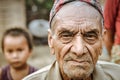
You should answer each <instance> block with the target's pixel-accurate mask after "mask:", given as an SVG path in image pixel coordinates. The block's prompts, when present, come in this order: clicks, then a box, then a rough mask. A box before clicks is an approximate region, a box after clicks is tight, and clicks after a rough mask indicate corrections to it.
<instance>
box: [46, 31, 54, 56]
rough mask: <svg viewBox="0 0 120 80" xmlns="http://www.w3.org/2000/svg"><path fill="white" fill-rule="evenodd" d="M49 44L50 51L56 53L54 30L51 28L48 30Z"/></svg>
mask: <svg viewBox="0 0 120 80" xmlns="http://www.w3.org/2000/svg"><path fill="white" fill-rule="evenodd" d="M48 45H49V47H50V52H51V54H53V55H54V54H55V52H54V43H53V36H52V32H51V30H50V29H49V30H48Z"/></svg>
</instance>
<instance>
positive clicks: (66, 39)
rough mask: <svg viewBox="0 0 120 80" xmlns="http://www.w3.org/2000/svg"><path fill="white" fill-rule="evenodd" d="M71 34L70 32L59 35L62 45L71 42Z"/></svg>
mask: <svg viewBox="0 0 120 80" xmlns="http://www.w3.org/2000/svg"><path fill="white" fill-rule="evenodd" d="M73 36H74V35H73V33H72V32H63V33H61V34H60V35H59V39H60V40H61V41H62V42H63V43H68V42H70V41H71V40H72V38H73Z"/></svg>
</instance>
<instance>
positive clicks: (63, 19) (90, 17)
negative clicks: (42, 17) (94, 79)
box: [48, 1, 102, 80]
mask: <svg viewBox="0 0 120 80" xmlns="http://www.w3.org/2000/svg"><path fill="white" fill-rule="evenodd" d="M71 4H72V5H71ZM73 4H74V5H73ZM48 42H49V46H50V48H51V52H52V53H53V54H55V55H56V59H57V61H58V63H59V66H60V71H61V75H62V77H63V79H64V80H91V74H92V72H93V69H94V66H95V64H96V62H97V60H98V56H99V55H100V54H101V49H102V16H101V15H100V13H99V12H98V11H97V10H96V9H95V8H93V7H92V6H90V5H88V4H86V3H83V2H79V1H75V2H71V3H68V4H66V5H64V6H63V7H62V8H61V9H60V11H59V12H58V13H57V14H56V16H55V17H54V19H53V21H52V28H51V30H50V31H49V35H48Z"/></svg>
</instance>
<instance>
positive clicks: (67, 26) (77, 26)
mask: <svg viewBox="0 0 120 80" xmlns="http://www.w3.org/2000/svg"><path fill="white" fill-rule="evenodd" d="M97 23H98V21H97V20H95V19H88V18H79V19H78V20H77V19H75V20H70V19H69V20H67V21H66V20H62V22H61V23H60V25H58V26H57V29H58V30H59V31H62V30H69V31H76V32H78V31H79V32H82V33H83V32H87V31H90V30H97V29H99V27H100V26H98V25H97Z"/></svg>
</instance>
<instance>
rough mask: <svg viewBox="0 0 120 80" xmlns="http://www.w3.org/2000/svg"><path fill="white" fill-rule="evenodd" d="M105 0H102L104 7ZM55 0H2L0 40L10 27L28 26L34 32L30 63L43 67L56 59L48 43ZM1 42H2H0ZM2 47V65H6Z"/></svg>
mask: <svg viewBox="0 0 120 80" xmlns="http://www.w3.org/2000/svg"><path fill="white" fill-rule="evenodd" d="M104 2H105V0H100V3H101V5H102V8H104ZM52 5H53V0H0V41H1V37H2V34H3V32H4V31H5V30H6V29H7V28H10V27H13V26H20V27H26V28H27V29H28V30H29V32H30V33H31V34H32V37H33V43H34V50H33V53H32V56H31V57H30V58H29V60H28V63H29V64H31V65H33V66H35V67H37V68H41V67H43V66H46V65H48V64H50V63H52V62H53V61H54V59H55V58H54V56H53V55H51V54H50V51H49V47H48V43H47V29H48V28H49V22H48V20H49V12H50V10H51V7H52ZM0 44H1V43H0ZM6 64H7V62H6V61H5V59H4V55H3V53H2V51H1V49H0V66H4V65H6Z"/></svg>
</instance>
